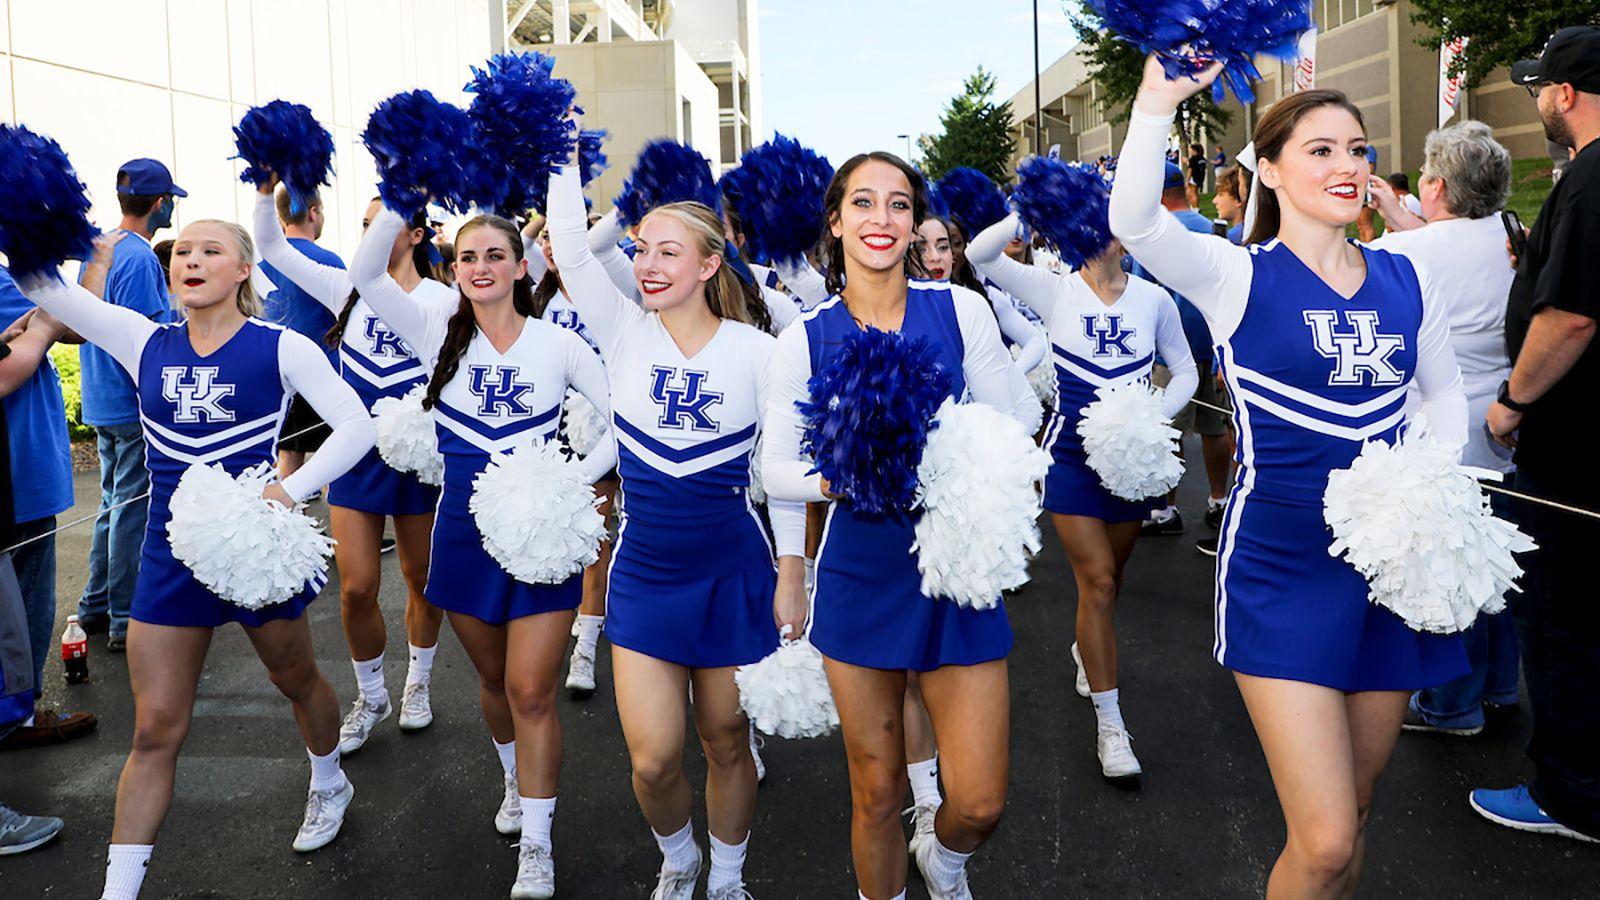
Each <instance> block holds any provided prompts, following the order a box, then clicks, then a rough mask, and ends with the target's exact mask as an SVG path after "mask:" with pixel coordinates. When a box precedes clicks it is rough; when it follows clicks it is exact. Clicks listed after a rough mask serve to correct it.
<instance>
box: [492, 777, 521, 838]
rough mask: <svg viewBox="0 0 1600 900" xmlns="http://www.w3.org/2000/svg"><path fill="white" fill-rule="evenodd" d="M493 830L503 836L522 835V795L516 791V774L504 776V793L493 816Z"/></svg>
mask: <svg viewBox="0 0 1600 900" xmlns="http://www.w3.org/2000/svg"><path fill="white" fill-rule="evenodd" d="M494 830H495V831H498V832H500V833H501V834H504V835H513V834H521V833H522V795H521V793H520V792H519V791H518V790H517V773H516V772H512V773H511V774H510V775H507V776H506V793H505V796H504V797H501V798H500V808H499V809H498V810H496V811H495V814H494Z"/></svg>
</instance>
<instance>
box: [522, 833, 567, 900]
mask: <svg viewBox="0 0 1600 900" xmlns="http://www.w3.org/2000/svg"><path fill="white" fill-rule="evenodd" d="M517 847H518V849H517V880H516V881H515V882H513V883H512V884H511V900H546V898H548V897H554V896H555V895H556V861H555V859H553V858H552V857H551V856H550V850H549V848H547V847H531V846H529V845H527V844H518V845H517Z"/></svg>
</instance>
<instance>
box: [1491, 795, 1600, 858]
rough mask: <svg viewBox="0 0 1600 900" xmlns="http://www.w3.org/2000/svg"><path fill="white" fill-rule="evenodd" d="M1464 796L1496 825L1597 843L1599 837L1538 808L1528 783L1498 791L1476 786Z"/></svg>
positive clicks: (1599, 842)
mask: <svg viewBox="0 0 1600 900" xmlns="http://www.w3.org/2000/svg"><path fill="white" fill-rule="evenodd" d="M1467 800H1468V802H1470V803H1471V804H1472V808H1473V809H1475V810H1477V811H1478V815H1480V816H1483V817H1484V818H1485V819H1488V820H1489V821H1491V822H1494V823H1495V824H1497V825H1504V826H1506V827H1507V828H1515V829H1517V830H1518V831H1532V832H1536V833H1538V834H1554V835H1559V836H1561V837H1565V838H1572V839H1574V840H1579V841H1587V842H1589V843H1591V844H1600V840H1596V839H1595V838H1592V837H1589V836H1588V835H1586V834H1580V833H1579V832H1576V831H1573V830H1572V829H1571V828H1568V827H1567V826H1565V825H1563V824H1561V823H1560V822H1557V821H1556V820H1555V819H1553V818H1551V817H1550V816H1549V814H1547V813H1546V812H1545V811H1544V810H1542V809H1540V808H1539V804H1537V803H1535V802H1533V796H1532V795H1531V794H1529V793H1528V786H1527V785H1525V784H1519V785H1517V786H1516V787H1514V788H1504V789H1502V790H1498V791H1493V790H1489V789H1488V788H1478V789H1476V790H1474V791H1473V792H1472V793H1471V794H1469V795H1468V797H1467Z"/></svg>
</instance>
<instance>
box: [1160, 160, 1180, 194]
mask: <svg viewBox="0 0 1600 900" xmlns="http://www.w3.org/2000/svg"><path fill="white" fill-rule="evenodd" d="M1183 186H1184V181H1183V170H1182V169H1180V168H1178V167H1177V165H1176V164H1174V163H1167V177H1166V178H1164V179H1162V181H1161V189H1162V190H1164V191H1170V190H1173V189H1174V188H1181V187H1183Z"/></svg>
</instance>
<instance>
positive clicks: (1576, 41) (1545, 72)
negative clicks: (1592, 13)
mask: <svg viewBox="0 0 1600 900" xmlns="http://www.w3.org/2000/svg"><path fill="white" fill-rule="evenodd" d="M1511 80H1512V81H1513V82H1515V83H1516V84H1539V83H1549V84H1570V85H1572V86H1573V87H1575V88H1577V89H1578V90H1580V91H1582V92H1584V93H1585V94H1600V28H1589V27H1585V26H1582V25H1575V26H1573V27H1571V28H1563V29H1561V30H1560V31H1558V32H1556V33H1555V34H1554V35H1552V36H1551V38H1550V41H1549V42H1548V43H1546V44H1545V45H1544V52H1543V53H1541V54H1539V58H1538V59H1525V60H1523V61H1522V62H1519V63H1517V64H1516V65H1514V66H1512V67H1511Z"/></svg>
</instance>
